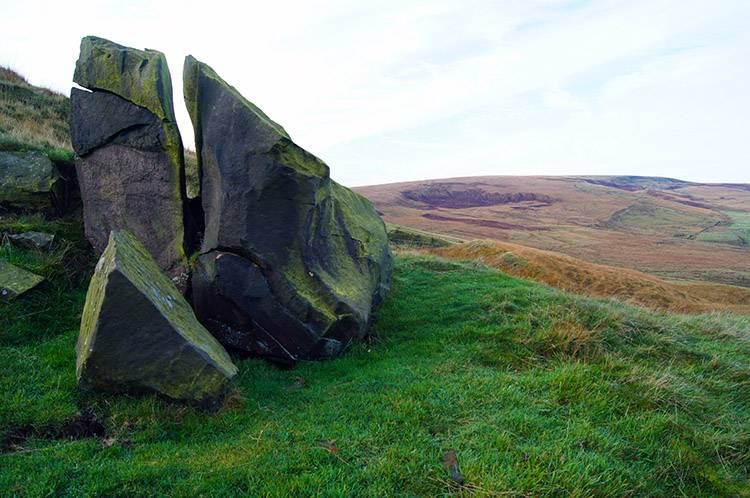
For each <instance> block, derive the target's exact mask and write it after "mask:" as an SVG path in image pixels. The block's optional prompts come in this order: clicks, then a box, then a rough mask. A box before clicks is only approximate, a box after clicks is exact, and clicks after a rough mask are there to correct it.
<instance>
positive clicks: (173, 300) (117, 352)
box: [76, 231, 237, 410]
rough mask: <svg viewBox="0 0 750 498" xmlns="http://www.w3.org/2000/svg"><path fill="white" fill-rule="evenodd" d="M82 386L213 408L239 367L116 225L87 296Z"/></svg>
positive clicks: (80, 353)
mask: <svg viewBox="0 0 750 498" xmlns="http://www.w3.org/2000/svg"><path fill="white" fill-rule="evenodd" d="M76 357H77V361H76V376H77V377H78V383H79V385H80V386H81V387H82V388H85V389H91V390H95V391H103V392H142V391H156V392H158V393H160V394H162V395H164V396H167V397H169V398H172V399H175V400H179V401H185V402H189V403H192V404H195V405H198V406H201V407H203V408H206V409H209V410H213V409H216V408H218V407H219V406H220V404H221V400H222V399H223V396H224V394H225V391H226V388H227V385H228V383H229V381H230V380H231V378H232V377H234V375H235V374H236V373H237V367H235V366H234V364H232V361H231V359H230V358H229V356H228V355H227V353H226V351H225V350H224V348H223V347H222V346H221V344H219V343H218V342H217V341H216V339H214V337H213V336H212V335H211V333H210V332H209V331H208V330H206V329H205V328H204V327H203V326H202V325H201V324H200V323H198V321H197V320H196V318H195V315H194V314H193V311H192V309H191V308H190V305H189V304H188V303H187V301H185V299H184V298H183V297H182V295H181V294H180V293H179V292H178V291H177V289H176V287H175V286H174V285H172V283H171V281H170V280H169V278H167V276H166V275H164V274H163V273H162V271H161V270H160V269H159V266H158V265H157V263H156V261H155V260H154V259H153V258H152V257H151V256H150V255H149V253H148V252H147V251H146V249H145V248H144V247H143V245H142V244H141V243H140V242H138V240H136V238H135V237H133V236H132V235H130V234H129V233H127V232H124V231H123V232H115V231H113V232H112V233H111V234H110V237H109V244H108V246H107V248H106V250H105V251H104V253H103V254H102V256H101V259H100V260H99V263H98V264H97V266H96V271H95V273H94V276H93V278H92V279H91V283H90V285H89V290H88V293H87V295H86V305H85V307H84V310H83V317H82V320H81V331H80V335H79V337H78V345H77V346H76Z"/></svg>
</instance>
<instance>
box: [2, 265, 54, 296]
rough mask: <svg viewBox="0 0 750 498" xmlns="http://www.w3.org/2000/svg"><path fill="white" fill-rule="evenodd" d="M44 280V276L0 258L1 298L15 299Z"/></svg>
mask: <svg viewBox="0 0 750 498" xmlns="http://www.w3.org/2000/svg"><path fill="white" fill-rule="evenodd" d="M42 282H44V277H41V276H39V275H37V274H36V273H31V272H30V271H27V270H24V269H23V268H19V267H17V266H16V265H14V264H11V263H8V262H7V261H5V260H2V259H0V299H14V298H16V297H18V296H20V295H21V294H24V293H26V292H28V291H30V290H32V289H33V288H35V287H36V286H37V285H39V284H41V283H42Z"/></svg>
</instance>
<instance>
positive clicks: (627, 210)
mask: <svg viewBox="0 0 750 498" xmlns="http://www.w3.org/2000/svg"><path fill="white" fill-rule="evenodd" d="M354 190H356V191H357V192H358V193H360V194H362V195H364V196H365V197H367V198H368V199H369V200H370V201H371V202H372V203H373V205H374V206H375V208H376V209H377V210H378V211H379V212H380V213H381V215H382V216H383V218H384V219H385V221H386V222H387V223H390V224H394V225H400V226H405V227H410V228H413V229H417V230H420V231H424V232H428V233H434V234H439V235H444V236H448V237H452V238H455V239H461V240H465V241H466V240H474V239H488V240H496V241H502V242H511V243H516V244H522V245H525V246H529V247H533V248H537V249H542V250H547V251H555V252H558V253H561V254H565V255H568V256H572V257H575V258H578V259H581V260H584V261H588V262H592V263H598V264H604V265H610V266H614V267H619V268H628V269H633V270H638V271H642V272H645V273H648V274H650V275H653V276H657V277H660V278H663V279H667V280H672V281H678V282H709V283H723V284H730V285H737V286H743V287H750V185H747V184H702V183H691V182H685V181H681V180H675V179H670V178H656V177H633V176H620V177H612V176H610V177H607V176H590V177H564V176H560V177H540V176H526V177H524V176H488V177H471V178H450V179H443V180H430V181H421V182H407V183H394V184H387V185H376V186H368V187H359V188H355V189H354Z"/></svg>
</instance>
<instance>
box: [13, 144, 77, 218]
mask: <svg viewBox="0 0 750 498" xmlns="http://www.w3.org/2000/svg"><path fill="white" fill-rule="evenodd" d="M63 197H64V185H63V181H62V179H61V178H60V173H59V171H58V170H57V168H56V167H55V166H54V164H52V161H50V159H49V158H48V157H47V156H45V155H44V154H41V153H39V152H0V205H3V206H6V207H10V208H16V209H28V210H36V211H45V212H54V211H59V210H60V209H62V203H63Z"/></svg>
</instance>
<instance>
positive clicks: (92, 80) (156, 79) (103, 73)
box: [73, 36, 175, 122]
mask: <svg viewBox="0 0 750 498" xmlns="http://www.w3.org/2000/svg"><path fill="white" fill-rule="evenodd" d="M73 81H75V82H76V83H78V84H79V85H81V86H83V87H86V88H88V89H90V90H106V91H108V92H112V93H115V94H117V95H119V96H121V97H123V98H125V99H127V100H129V101H131V102H133V103H134V104H136V105H139V106H141V107H145V108H146V109H148V110H149V111H151V112H153V113H154V114H156V115H157V116H159V118H161V119H163V120H166V121H169V122H175V117H174V106H173V104H172V78H171V76H170V75H169V68H168V67H167V59H166V57H165V56H164V54H163V53H161V52H159V51H157V50H148V49H146V50H137V49H134V48H130V47H124V46H122V45H118V44H117V43H114V42H111V41H109V40H106V39H104V38H99V37H96V36H86V37H84V38H83V39H82V40H81V55H80V57H79V59H78V61H77V62H76V70H75V73H74V74H73Z"/></svg>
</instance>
